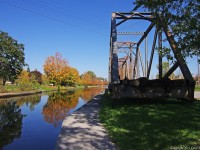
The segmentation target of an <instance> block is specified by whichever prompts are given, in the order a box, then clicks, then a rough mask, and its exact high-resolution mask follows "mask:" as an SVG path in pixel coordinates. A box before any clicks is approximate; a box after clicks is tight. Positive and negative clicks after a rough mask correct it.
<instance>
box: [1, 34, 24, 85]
mask: <svg viewBox="0 0 200 150" xmlns="http://www.w3.org/2000/svg"><path fill="white" fill-rule="evenodd" d="M0 66H1V67H0V78H2V79H3V85H5V83H6V81H7V80H10V81H12V82H14V80H15V79H16V77H17V75H19V74H20V72H21V71H22V69H23V66H25V58H24V45H23V44H19V43H18V42H17V40H15V39H13V38H12V37H11V36H9V35H8V33H6V32H3V31H0Z"/></svg>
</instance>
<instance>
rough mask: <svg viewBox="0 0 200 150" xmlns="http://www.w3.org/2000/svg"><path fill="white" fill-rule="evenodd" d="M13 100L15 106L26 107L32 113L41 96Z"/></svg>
mask: <svg viewBox="0 0 200 150" xmlns="http://www.w3.org/2000/svg"><path fill="white" fill-rule="evenodd" d="M15 100H16V104H17V106H20V107H21V106H23V105H26V106H27V107H28V108H29V109H30V111H33V110H34V107H35V106H36V105H37V104H38V103H39V102H40V101H41V94H37V95H30V96H24V97H19V98H15Z"/></svg>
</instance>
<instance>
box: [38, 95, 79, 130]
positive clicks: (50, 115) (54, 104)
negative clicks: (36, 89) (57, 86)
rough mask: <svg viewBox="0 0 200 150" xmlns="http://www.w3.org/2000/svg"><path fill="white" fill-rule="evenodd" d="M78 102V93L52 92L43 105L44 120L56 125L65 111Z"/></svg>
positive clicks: (63, 116)
mask: <svg viewBox="0 0 200 150" xmlns="http://www.w3.org/2000/svg"><path fill="white" fill-rule="evenodd" d="M77 104H78V95H77V94H75V93H74V94H72V93H71V94H70V93H69V92H68V93H66V92H65V93H52V94H51V95H49V98H48V100H47V103H46V104H45V105H44V107H43V111H42V114H43V116H44V120H45V121H46V122H48V123H51V124H53V125H54V127H57V126H58V125H60V123H61V122H62V120H63V119H64V118H65V116H66V114H67V112H68V111H69V110H70V109H72V108H74V107H76V105H77Z"/></svg>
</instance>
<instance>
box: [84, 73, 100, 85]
mask: <svg viewBox="0 0 200 150" xmlns="http://www.w3.org/2000/svg"><path fill="white" fill-rule="evenodd" d="M81 82H82V84H83V85H84V86H88V85H102V84H103V80H102V78H100V77H97V76H96V75H95V73H94V72H92V71H87V72H85V73H84V74H82V75H81Z"/></svg>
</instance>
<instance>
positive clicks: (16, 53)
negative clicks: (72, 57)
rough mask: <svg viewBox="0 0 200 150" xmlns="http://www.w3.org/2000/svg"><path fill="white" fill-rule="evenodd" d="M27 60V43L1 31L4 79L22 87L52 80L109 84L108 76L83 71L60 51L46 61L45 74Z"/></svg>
mask: <svg viewBox="0 0 200 150" xmlns="http://www.w3.org/2000/svg"><path fill="white" fill-rule="evenodd" d="M27 66H28V64H26V63H25V54H24V45H23V44H21V43H19V42H18V41H17V40H15V39H13V38H12V37H11V36H9V35H8V33H6V32H3V31H0V80H1V81H2V85H5V84H6V81H10V82H12V83H16V84H18V85H19V86H21V87H22V88H28V86H30V85H34V86H38V85H39V84H48V85H49V84H52V85H54V86H58V87H60V86H76V85H84V86H90V85H91V86H94V85H104V84H107V81H106V79H104V78H101V77H97V76H96V75H95V73H94V72H92V71H87V72H85V73H83V74H82V75H80V74H79V72H78V70H77V69H76V68H73V67H71V66H70V65H69V63H68V61H67V60H66V59H65V58H63V57H62V55H61V54H60V53H58V52H57V53H56V54H55V56H49V57H47V59H46V60H45V63H44V65H43V69H44V74H42V73H41V72H39V71H38V70H34V71H30V69H29V67H28V68H27V70H25V69H24V67H27Z"/></svg>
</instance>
